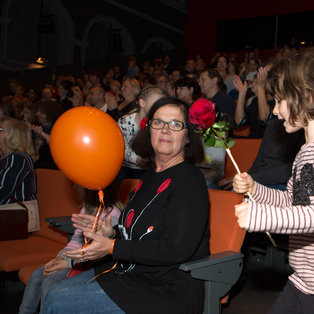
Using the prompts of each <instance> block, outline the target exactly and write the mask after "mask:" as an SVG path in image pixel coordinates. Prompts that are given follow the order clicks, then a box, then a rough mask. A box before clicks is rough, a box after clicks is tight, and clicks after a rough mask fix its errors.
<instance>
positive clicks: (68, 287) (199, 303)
mask: <svg viewBox="0 0 314 314" xmlns="http://www.w3.org/2000/svg"><path fill="white" fill-rule="evenodd" d="M188 109H189V107H188V105H186V104H185V103H184V102H183V101H181V100H178V99H176V98H171V97H165V98H161V99H160V100H158V101H157V102H156V103H155V104H154V105H153V107H152V108H151V110H150V111H149V113H148V120H147V122H143V123H142V126H143V131H140V132H139V133H138V136H137V137H136V139H135V141H134V144H133V146H134V149H135V152H136V153H137V154H138V155H140V156H141V157H142V158H147V160H150V161H152V162H151V163H152V164H153V169H151V170H149V171H147V172H146V173H145V175H144V176H143V179H142V180H141V182H140V184H139V185H138V187H137V188H136V189H135V191H134V192H132V193H131V195H130V200H129V203H128V204H127V206H126V207H125V208H124V210H123V212H122V213H121V216H120V219H119V225H118V227H116V228H112V227H111V226H110V225H109V220H107V222H108V223H107V224H106V225H103V226H102V228H101V230H99V231H98V232H97V233H96V234H93V233H91V232H90V228H91V224H92V222H93V219H92V218H90V217H89V216H86V215H84V216H82V215H76V216H74V217H73V221H74V222H75V224H74V226H75V227H78V228H80V229H82V230H83V231H84V233H85V235H86V236H87V237H88V238H91V239H93V242H92V244H91V245H90V246H88V247H87V248H86V249H79V250H74V251H72V252H68V253H67V254H66V255H67V256H70V257H72V258H82V257H83V258H84V259H99V258H103V257H104V256H108V255H110V254H111V257H112V259H113V261H116V262H117V266H116V267H115V269H114V270H113V271H110V272H107V273H104V271H105V270H106V269H108V265H107V264H106V263H105V261H104V262H103V263H102V264H101V265H100V266H98V267H96V268H95V269H93V270H90V271H87V272H85V273H83V274H80V275H78V276H75V277H73V278H71V279H70V280H67V281H65V282H64V283H62V284H60V285H58V286H56V287H55V288H54V289H53V290H52V291H51V292H50V293H49V294H48V296H47V298H46V299H45V302H44V306H43V311H42V312H43V313H61V312H63V313H77V312H78V310H80V313H85V312H86V313H134V314H135V313H136V314H140V313H143V314H144V313H145V314H147V313H156V314H157V313H158V314H160V313H163V314H166V313H169V314H170V313H171V314H175V313H178V314H179V313H180V314H182V313H191V314H192V313H193V314H196V313H201V312H202V310H203V301H204V283H203V282H201V281H199V280H197V279H193V278H192V277H191V275H190V274H187V273H184V272H183V271H181V270H179V265H180V264H181V263H183V262H187V261H192V260H196V259H199V258H204V257H206V256H208V254H209V245H208V237H209V230H208V192H207V187H206V183H205V180H204V178H203V176H202V174H201V173H200V171H199V170H198V169H197V167H196V166H195V165H194V164H195V163H196V162H200V161H202V160H203V158H204V152H203V145H202V142H201V138H200V136H199V133H196V132H194V131H193V129H194V126H193V125H192V124H191V123H190V122H189V119H188ZM137 144H140V145H137ZM95 275H96V276H98V277H97V278H96V279H95V280H92V281H91V282H89V283H88V284H86V281H87V280H90V279H92V278H93V277H95Z"/></svg>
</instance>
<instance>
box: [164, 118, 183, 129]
mask: <svg viewBox="0 0 314 314" xmlns="http://www.w3.org/2000/svg"><path fill="white" fill-rule="evenodd" d="M168 125H169V129H170V130H172V131H181V130H182V129H183V128H184V123H183V122H181V121H176V120H173V121H170V122H168Z"/></svg>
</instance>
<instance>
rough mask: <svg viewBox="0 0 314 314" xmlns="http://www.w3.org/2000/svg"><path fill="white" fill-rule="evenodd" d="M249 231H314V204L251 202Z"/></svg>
mask: <svg viewBox="0 0 314 314" xmlns="http://www.w3.org/2000/svg"><path fill="white" fill-rule="evenodd" d="M246 229H247V230H248V231H257V232H264V231H269V232H273V233H285V234H297V233H312V232H314V205H309V206H301V205H297V206H292V205H290V206H284V207H276V206H273V205H267V204H261V203H253V202H249V215H248V220H247V226H246Z"/></svg>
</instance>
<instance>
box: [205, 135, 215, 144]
mask: <svg viewBox="0 0 314 314" xmlns="http://www.w3.org/2000/svg"><path fill="white" fill-rule="evenodd" d="M215 142H216V139H215V137H214V136H210V137H208V138H207V139H206V141H205V142H204V143H205V145H206V146H208V147H211V146H214V145H215Z"/></svg>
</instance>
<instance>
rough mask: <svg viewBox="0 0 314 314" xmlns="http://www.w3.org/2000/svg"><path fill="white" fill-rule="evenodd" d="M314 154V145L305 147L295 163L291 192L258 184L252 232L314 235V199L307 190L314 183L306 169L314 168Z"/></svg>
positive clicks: (250, 222) (250, 225) (250, 220)
mask: <svg viewBox="0 0 314 314" xmlns="http://www.w3.org/2000/svg"><path fill="white" fill-rule="evenodd" d="M313 153H314V142H312V143H310V144H307V145H303V146H302V148H301V150H300V152H299V153H298V155H297V156H296V159H295V161H294V163H293V177H292V178H290V180H289V182H288V185H287V191H284V192H283V191H279V190H275V189H270V188H267V187H265V186H262V185H261V184H258V183H257V184H256V188H255V191H254V193H253V195H252V196H253V198H254V200H255V201H256V203H253V202H251V201H250V202H249V215H248V219H247V223H246V227H247V229H248V230H249V231H260V232H263V231H269V232H274V233H286V234H302V233H313V232H314V195H312V194H313V191H312V192H311V191H310V190H309V189H308V187H307V186H308V181H310V183H311V181H313V179H311V178H310V177H311V175H310V177H308V176H306V174H305V173H304V168H305V167H304V166H305V165H310V166H311V165H313V164H314V158H313ZM302 171H303V172H302ZM312 175H313V174H312ZM300 186H301V188H300V190H298V189H297V187H300ZM309 191H310V192H309ZM300 200H301V201H300ZM304 201H305V203H304ZM298 202H299V203H298ZM302 202H303V203H302ZM304 204H306V205H304Z"/></svg>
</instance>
